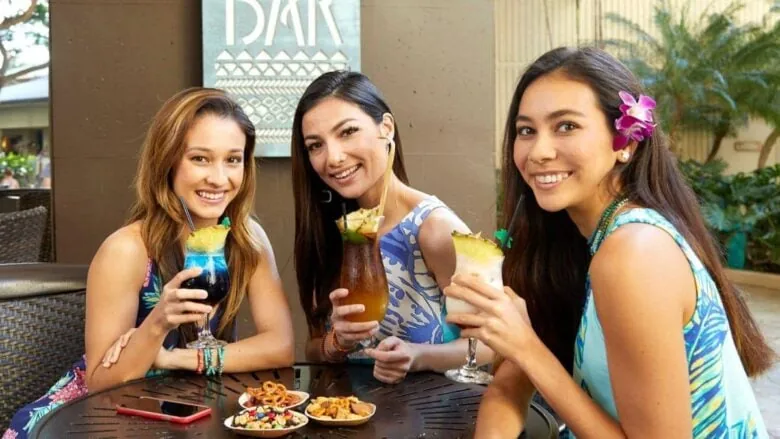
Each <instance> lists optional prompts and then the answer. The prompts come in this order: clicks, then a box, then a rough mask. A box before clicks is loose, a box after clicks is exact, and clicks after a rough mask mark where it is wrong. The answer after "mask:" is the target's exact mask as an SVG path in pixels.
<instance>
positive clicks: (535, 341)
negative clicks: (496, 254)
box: [445, 48, 774, 438]
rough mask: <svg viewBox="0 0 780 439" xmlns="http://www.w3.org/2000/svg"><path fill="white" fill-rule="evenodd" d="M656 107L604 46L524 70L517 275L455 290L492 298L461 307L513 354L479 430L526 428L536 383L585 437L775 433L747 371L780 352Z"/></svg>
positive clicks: (511, 133) (502, 433)
mask: <svg viewBox="0 0 780 439" xmlns="http://www.w3.org/2000/svg"><path fill="white" fill-rule="evenodd" d="M654 108H655V102H654V101H653V100H652V98H650V97H648V96H644V95H642V88H641V86H640V85H639V83H638V81H637V80H636V78H635V77H634V76H633V74H632V73H631V72H630V71H629V70H628V69H626V67H625V66H623V65H622V64H621V63H620V62H618V61H617V60H615V59H614V58H613V57H612V56H611V55H609V54H607V53H606V52H603V51H601V50H598V49H591V48H585V49H570V48H559V49H555V50H553V51H551V52H548V53H546V54H545V55H542V57H541V58H539V59H538V60H537V61H536V62H535V63H533V64H532V65H531V66H530V67H529V68H528V70H527V71H526V73H525V74H524V75H523V77H522V78H521V80H520V83H519V84H518V86H517V89H516V91H515V94H514V98H513V101H512V104H511V107H510V113H509V117H508V119H507V125H506V131H507V134H506V137H505V139H506V143H505V144H504V188H505V190H506V192H505V193H506V195H507V198H506V199H507V203H506V204H505V211H504V212H505V214H507V215H512V213H513V212H514V211H515V209H519V214H518V215H517V218H518V219H517V223H516V224H513V225H511V226H510V225H509V224H507V226H508V227H509V228H510V229H511V230H513V231H514V232H513V233H512V235H513V236H512V238H513V246H512V248H511V249H510V251H509V252H508V254H507V255H506V259H505V262H504V281H505V282H506V284H507V285H508V287H505V289H504V291H499V290H494V289H491V288H490V287H488V286H486V285H484V284H481V283H479V282H475V281H474V279H469V278H462V277H460V276H455V278H454V279H453V282H452V284H451V285H450V286H449V287H448V289H447V290H446V291H445V293H446V294H447V295H448V296H449V295H452V296H454V297H459V298H462V299H464V300H467V301H469V302H471V303H472V304H474V305H475V306H477V307H478V308H479V309H481V310H482V311H483V313H482V314H481V315H451V316H449V319H450V321H452V322H456V323H459V324H462V325H467V326H471V327H473V328H471V329H469V330H465V331H463V332H464V336H467V335H470V336H474V337H477V338H478V339H479V340H481V341H483V342H484V343H486V344H487V345H488V346H490V347H492V348H493V349H494V350H495V351H496V353H497V355H499V356H501V357H502V358H504V359H505V360H504V361H503V363H502V364H501V365H500V366H499V367H498V370H497V371H496V376H495V379H494V381H493V383H492V384H491V385H490V387H489V389H488V390H487V392H486V393H485V397H484V399H483V401H482V405H481V407H480V411H479V416H478V421H477V435H476V436H477V437H478V438H487V437H489V438H494V437H517V435H518V434H519V433H520V431H521V429H522V425H523V421H524V417H525V413H526V407H527V403H528V401H529V399H530V397H531V394H532V393H533V391H534V390H536V391H538V392H539V393H540V394H541V395H542V396H543V397H544V399H545V400H546V401H547V402H548V403H549V404H550V405H551V406H552V408H553V409H554V410H555V412H556V413H557V414H558V416H560V417H561V418H562V419H563V421H564V422H565V423H566V425H567V426H568V427H569V429H570V432H569V433H573V434H576V436H577V437H588V438H626V437H628V438H635V437H642V438H644V437H648V438H650V437H652V438H684V437H685V438H690V437H694V438H766V437H767V431H766V427H765V426H764V423H763V420H762V417H761V413H760V411H759V409H758V406H757V404H756V400H755V397H754V395H753V392H752V388H751V386H750V381H749V379H748V377H749V376H754V375H756V374H758V373H761V372H762V371H764V370H766V369H767V368H768V367H769V366H770V365H771V363H772V360H773V357H774V353H773V352H772V351H771V349H770V348H769V347H768V346H767V344H766V342H765V340H764V338H763V336H762V335H761V333H760V331H759V330H758V328H757V325H756V322H755V321H754V320H753V318H752V317H751V315H750V312H749V311H748V308H747V306H746V304H745V302H744V300H743V298H742V296H741V295H740V293H739V291H738V290H737V289H736V288H735V287H734V285H733V284H732V283H731V282H730V281H729V280H728V278H727V277H726V273H725V271H724V268H723V266H722V263H721V260H720V254H719V252H718V248H717V246H716V244H715V242H714V240H713V239H712V237H711V236H710V234H709V233H708V231H707V229H706V227H705V223H704V221H703V219H702V216H701V213H700V211H699V205H698V203H697V201H696V198H695V196H694V193H693V192H692V191H691V189H690V188H689V187H688V186H687V185H686V183H685V180H684V178H683V176H682V174H681V173H680V171H679V170H678V169H677V164H676V158H675V157H674V155H673V154H672V153H671V152H670V151H669V149H668V143H667V141H666V139H665V137H664V136H663V134H662V133H661V130H660V127H658V126H657V123H656V121H655V120H654V119H653V111H654ZM509 218H510V217H509V216H507V217H506V218H505V220H506V221H507V222H508V219H509ZM509 287H511V288H509ZM515 291H516V292H517V295H516V294H515V293H514V292H515Z"/></svg>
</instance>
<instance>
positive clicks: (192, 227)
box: [179, 197, 195, 232]
mask: <svg viewBox="0 0 780 439" xmlns="http://www.w3.org/2000/svg"><path fill="white" fill-rule="evenodd" d="M179 201H181V207H183V208H184V215H186V216H187V224H188V225H189V226H190V230H192V231H193V232H194V231H195V224H193V223H192V217H191V216H190V210H189V209H187V203H185V202H184V197H179Z"/></svg>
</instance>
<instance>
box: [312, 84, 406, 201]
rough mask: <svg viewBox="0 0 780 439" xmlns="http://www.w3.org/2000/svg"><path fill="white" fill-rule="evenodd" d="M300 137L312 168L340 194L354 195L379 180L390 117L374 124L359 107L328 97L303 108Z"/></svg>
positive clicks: (372, 185)
mask: <svg viewBox="0 0 780 439" xmlns="http://www.w3.org/2000/svg"><path fill="white" fill-rule="evenodd" d="M301 126H302V131H303V139H304V145H305V148H306V151H308V155H309V162H310V163H311V166H312V168H313V169H314V172H316V173H317V175H318V176H319V177H320V178H321V179H322V181H323V182H324V183H325V184H327V185H328V186H329V187H330V188H331V189H333V190H335V191H336V192H338V193H339V195H341V196H342V197H344V198H348V199H358V198H360V197H362V196H363V195H365V194H366V193H367V192H369V190H371V189H374V188H375V187H377V186H378V185H381V184H382V181H381V178H382V176H383V174H384V172H385V168H386V167H387V163H388V154H387V152H388V151H387V141H386V140H384V139H382V138H381V137H387V136H389V137H392V135H393V119H392V116H390V115H389V114H385V116H384V118H383V120H382V122H381V123H379V124H377V123H376V122H375V121H374V120H373V119H372V118H371V117H370V116H369V115H368V114H366V113H365V112H364V111H363V110H361V108H360V107H358V106H357V105H355V104H352V103H350V102H346V101H344V100H341V99H338V98H335V97H329V98H326V99H323V100H322V101H321V102H320V103H318V104H317V105H315V106H314V107H313V108H312V109H311V110H309V111H308V112H306V114H305V115H304V116H303V121H302V124H301Z"/></svg>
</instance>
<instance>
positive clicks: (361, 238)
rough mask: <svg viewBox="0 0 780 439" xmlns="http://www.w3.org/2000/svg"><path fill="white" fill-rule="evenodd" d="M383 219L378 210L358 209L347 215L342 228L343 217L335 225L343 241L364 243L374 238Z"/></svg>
mask: <svg viewBox="0 0 780 439" xmlns="http://www.w3.org/2000/svg"><path fill="white" fill-rule="evenodd" d="M383 218H384V217H382V216H379V210H378V208H376V207H375V208H373V209H358V210H356V211H354V212H350V213H348V214H347V224H346V228H345V227H344V217H340V218H339V219H337V220H336V225H337V226H338V228H339V232H341V235H342V236H343V237H344V239H346V240H348V241H350V242H356V243H361V242H365V241H366V238H374V237H376V234H377V232H378V231H379V225H380V224H381V223H382V219H383Z"/></svg>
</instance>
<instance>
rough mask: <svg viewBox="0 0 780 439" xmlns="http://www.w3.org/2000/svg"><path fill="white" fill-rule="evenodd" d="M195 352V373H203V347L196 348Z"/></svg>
mask: <svg viewBox="0 0 780 439" xmlns="http://www.w3.org/2000/svg"><path fill="white" fill-rule="evenodd" d="M195 354H196V355H197V356H198V367H197V368H196V369H195V373H197V374H202V373H203V349H198V350H197V351H196V352H195Z"/></svg>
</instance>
